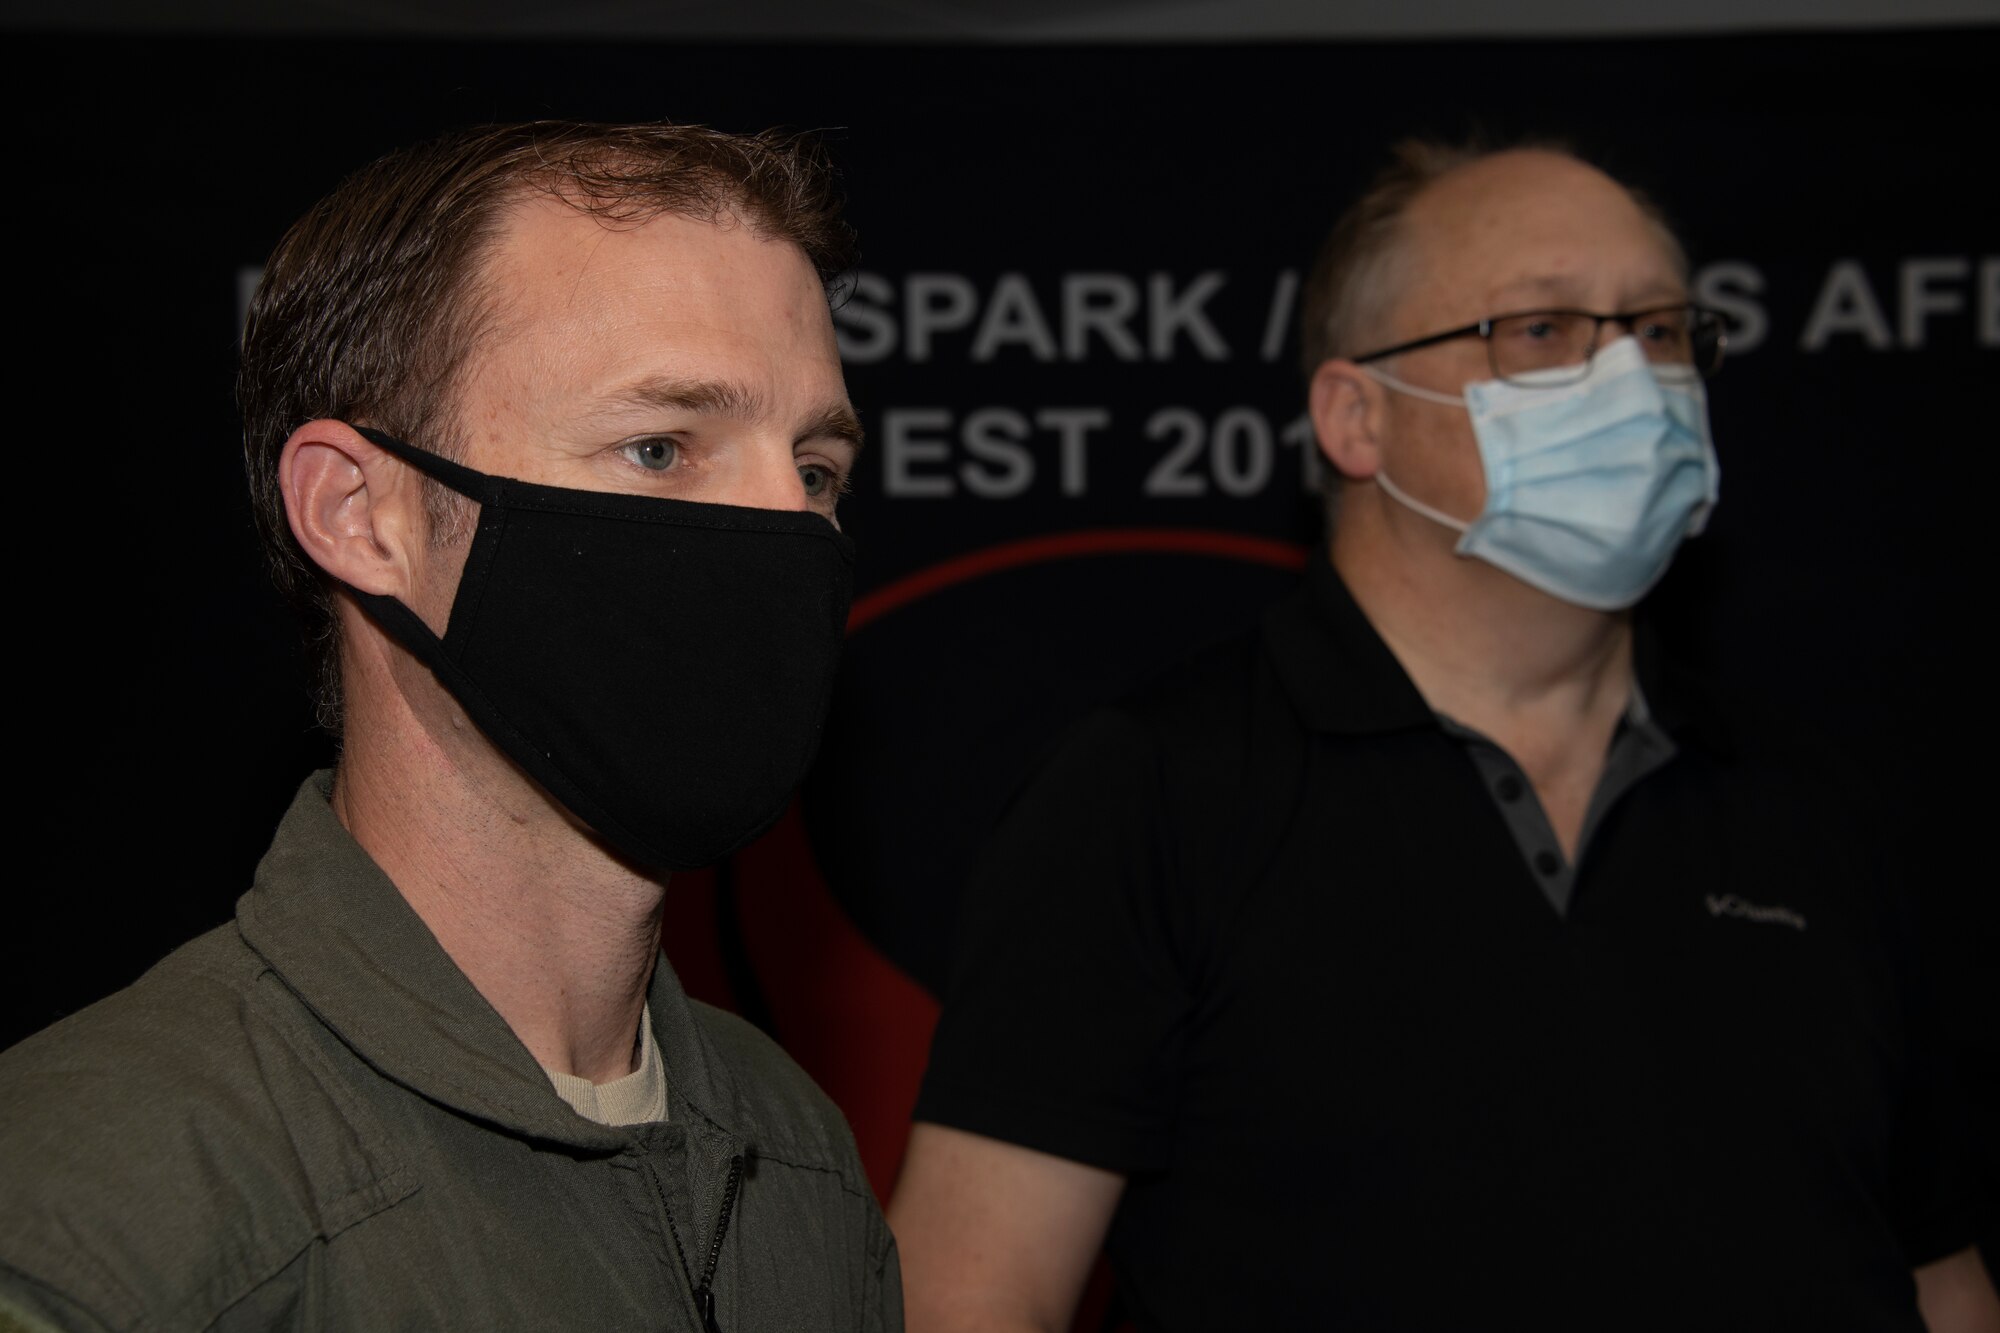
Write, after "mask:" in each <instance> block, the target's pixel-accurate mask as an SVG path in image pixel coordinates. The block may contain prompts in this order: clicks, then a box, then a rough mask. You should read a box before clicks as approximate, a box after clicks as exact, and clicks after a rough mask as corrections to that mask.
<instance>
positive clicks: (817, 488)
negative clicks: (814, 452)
mask: <svg viewBox="0 0 2000 1333" xmlns="http://www.w3.org/2000/svg"><path fill="white" fill-rule="evenodd" d="M799 480H800V481H802V482H804V483H805V487H806V498H807V499H811V500H817V499H819V498H821V497H822V496H827V495H838V494H840V493H841V491H842V490H844V489H845V488H844V487H843V486H842V485H841V476H840V474H839V473H838V472H835V471H834V470H833V469H832V468H830V467H822V466H821V465H820V464H818V463H807V464H806V465H805V466H803V467H801V468H800V469H799Z"/></svg>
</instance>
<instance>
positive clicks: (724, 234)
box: [467, 195, 840, 395]
mask: <svg viewBox="0 0 2000 1333" xmlns="http://www.w3.org/2000/svg"><path fill="white" fill-rule="evenodd" d="M480 279H481V288H482V296H483V297H484V301H485V305H486V309H487V312H488V314H489V316H490V323H491V327H490V329H489V331H488V332H487V334H486V336H484V337H483V338H482V339H481V340H480V345H479V347H478V349H477V350H475V351H474V353H473V354H472V357H471V358H470V364H469V365H468V367H467V370H468V372H469V373H468V375H467V380H468V381H469V382H471V383H475V384H478V383H484V384H485V385H486V386H487V387H499V386H503V385H510V386H512V387H514V388H517V389H522V388H533V389H535V390H537V391H539V392H542V393H545V394H555V395H560V394H562V393H565V392H569V393H578V394H582V393H588V392H592V391H597V390H602V389H604V388H606V387H609V386H611V385H614V384H616V383H618V382H622V381H626V380H629V379H631V378H633V377H637V376H647V375H658V374H660V373H662V372H667V373H672V374H675V375H681V376H687V377H690V378H708V377H714V378H718V379H722V378H728V379H737V380H758V381H770V380H776V381H781V382H783V383H786V384H791V385H793V386H795V388H796V389H797V391H798V392H800V393H802V394H807V393H823V392H824V391H825V389H826V387H827V384H826V381H827V379H828V377H829V375H830V376H831V378H832V382H833V384H835V385H838V383H839V373H840V372H839V359H838V352H837V350H836V347H835V343H834V337H833V324H832V319H831V316H830V314H829V312H828V309H827V302H826V298H825V294H824V289H823V288H822V286H821V283H820V279H819V275H818V273H817V272H816V271H815V270H814V268H813V266H812V264H811V262H810V261H808V260H807V258H806V257H805V255H804V253H803V252H801V251H800V250H799V249H798V247H797V246H795V245H792V244H790V243H788V242H785V241H779V240H771V239H767V238H765V237H763V236H760V235H758V234H757V232H756V231H754V230H753V229H752V228H751V227H749V226H748V225H746V224H745V223H743V222H742V221H741V220H739V219H738V218H736V217H735V216H733V215H728V214H725V215H724V216H723V217H721V218H720V219H719V220H717V221H714V222H710V221H705V220H703V219H700V218H691V217H685V216H682V215H679V214H674V213H664V214H661V215H659V216H658V217H654V218H652V219H649V220H647V221H645V222H642V223H637V224H633V223H625V222H609V223H607V222H605V221H602V220H600V219H598V218H596V217H593V216H591V215H589V214H586V213H583V212H580V211H578V210H577V209H575V208H573V207H571V206H569V205H568V204H566V203H564V202H562V201H561V200H560V199H556V198H553V197H548V196H544V195H535V196H531V197H529V198H526V199H523V200H521V201H519V202H518V203H516V204H515V205H514V206H513V207H512V208H511V209H510V210H509V212H508V213H507V215H506V216H505V217H504V219H503V221H502V225H501V227H500V229H499V232H498V235H497V236H496V237H495V239H494V242H493V244H492V246H491V247H490V249H489V250H488V252H487V254H486V256H485V257H484V262H483V264H482V268H481V273H480Z"/></svg>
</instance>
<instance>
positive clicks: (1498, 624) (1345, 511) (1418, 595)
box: [1333, 486, 1632, 766]
mask: <svg viewBox="0 0 2000 1333" xmlns="http://www.w3.org/2000/svg"><path fill="white" fill-rule="evenodd" d="M1375 490H1376V488H1375V487H1372V486H1369V487H1366V491H1367V492H1369V493H1370V494H1368V495H1365V496H1355V497H1351V498H1352V499H1355V500H1360V501H1364V503H1347V502H1343V504H1342V507H1341V512H1340V515H1339V517H1338V520H1337V522H1336V526H1335V530H1334V538H1333V563H1334V568H1335V569H1337V570H1339V572H1340V575H1341V577H1342V579H1343V580H1344V581H1345V582H1346V584H1347V586H1348V589H1349V590H1350V591H1351V592H1352V593H1353V595H1354V598H1355V601H1356V602H1357V603H1358V604H1359V605H1360V607H1361V609H1362V611H1363V612H1364V613H1365V614H1366V615H1367V617H1368V619H1369V622H1370V623H1371V624H1372V625H1373V626H1374V627H1375V630H1376V632H1377V633H1379V634H1380V635H1381V636H1382V639H1383V641H1384V642H1385V643H1387V644H1388V645H1389V648H1390V651H1392V652H1393V653H1394V654H1395V655H1396V658H1397V660H1398V661H1399V662H1400V663H1401V664H1402V666H1403V669H1404V670H1405V671H1406V672H1408V673H1409V676H1410V679H1411V680H1412V681H1413V682H1414V683H1415V685H1416V687H1417V689H1418V691H1419V692H1420V693H1421V694H1422V695H1423V696H1424V699H1425V701H1426V702H1428V703H1429V704H1430V705H1431V707H1432V708H1433V709H1435V710H1436V711H1438V712H1440V713H1444V714H1446V715H1448V716H1450V717H1452V718H1454V719H1456V720H1457V721H1459V722H1462V723H1464V724H1465V725H1467V726H1470V727H1474V728H1477V729H1478V730H1480V731H1482V732H1485V733H1486V734H1487V735H1489V736H1491V737H1493V738H1494V739H1495V740H1496V741H1498V742H1499V743H1500V744H1502V745H1503V746H1505V747H1506V748H1507V749H1508V750H1509V751H1510V753H1513V754H1514V755H1515V756H1516V758H1517V759H1520V760H1521V761H1522V762H1523V763H1524V764H1526V765H1530V766H1532V765H1533V761H1534V758H1535V756H1536V755H1537V754H1538V753H1548V752H1550V751H1557V752H1560V751H1564V750H1568V749H1571V748H1574V747H1578V746H1581V747H1583V749H1584V750H1585V752H1586V753H1591V754H1597V755H1601V754H1602V749H1603V745H1604V743H1606V742H1607V741H1608V738H1609V735H1610V730H1611V728H1612V727H1613V726H1615V725H1616V722H1617V718H1618V716H1619V715H1620V714H1621V713H1622V712H1623V711H1624V708H1625V706H1626V703H1627V702H1628V700H1629V698H1630V694H1631V673H1632V631H1631V620H1630V617H1629V616H1628V615H1627V614H1626V613H1623V612H1614V613H1607V612H1602V611H1593V610H1589V609H1587V608H1584V607H1578V606H1573V605H1571V604H1569V603H1567V602H1564V601H1561V600H1559V599H1557V598H1554V597H1551V596H1549V595H1548V594H1546V593H1543V592H1541V591H1540V590H1538V589H1536V588H1532V587H1529V586H1528V585H1527V584H1524V583H1522V582H1521V581H1520V580H1518V579H1516V578H1514V577H1513V576H1512V575H1510V574H1507V573H1505V572H1503V571H1501V570H1499V569H1496V568H1494V567H1493V566H1491V565H1488V564H1486V563H1485V562H1483V561H1480V560H1475V559H1469V558H1466V557H1463V556H1460V555H1458V554H1456V553H1455V552H1454V551H1453V549H1452V547H1453V545H1454V544H1455V542H1456V538H1457V534H1456V533H1454V532H1451V531H1450V530H1449V529H1447V528H1444V527H1442V526H1440V525H1438V524H1435V523H1432V522H1430V521H1429V520H1427V519H1425V518H1423V517H1421V516H1420V515H1416V514H1412V513H1409V512H1408V511H1406V510H1404V509H1402V507H1400V506H1395V507H1394V508H1393V509H1388V508H1385V506H1389V505H1393V501H1389V500H1387V499H1386V497H1382V498H1380V499H1377V497H1376V496H1375V495H1374V494H1373V492H1375ZM1370 500H1372V501H1374V503H1372V504H1370V503H1365V501H1370Z"/></svg>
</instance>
